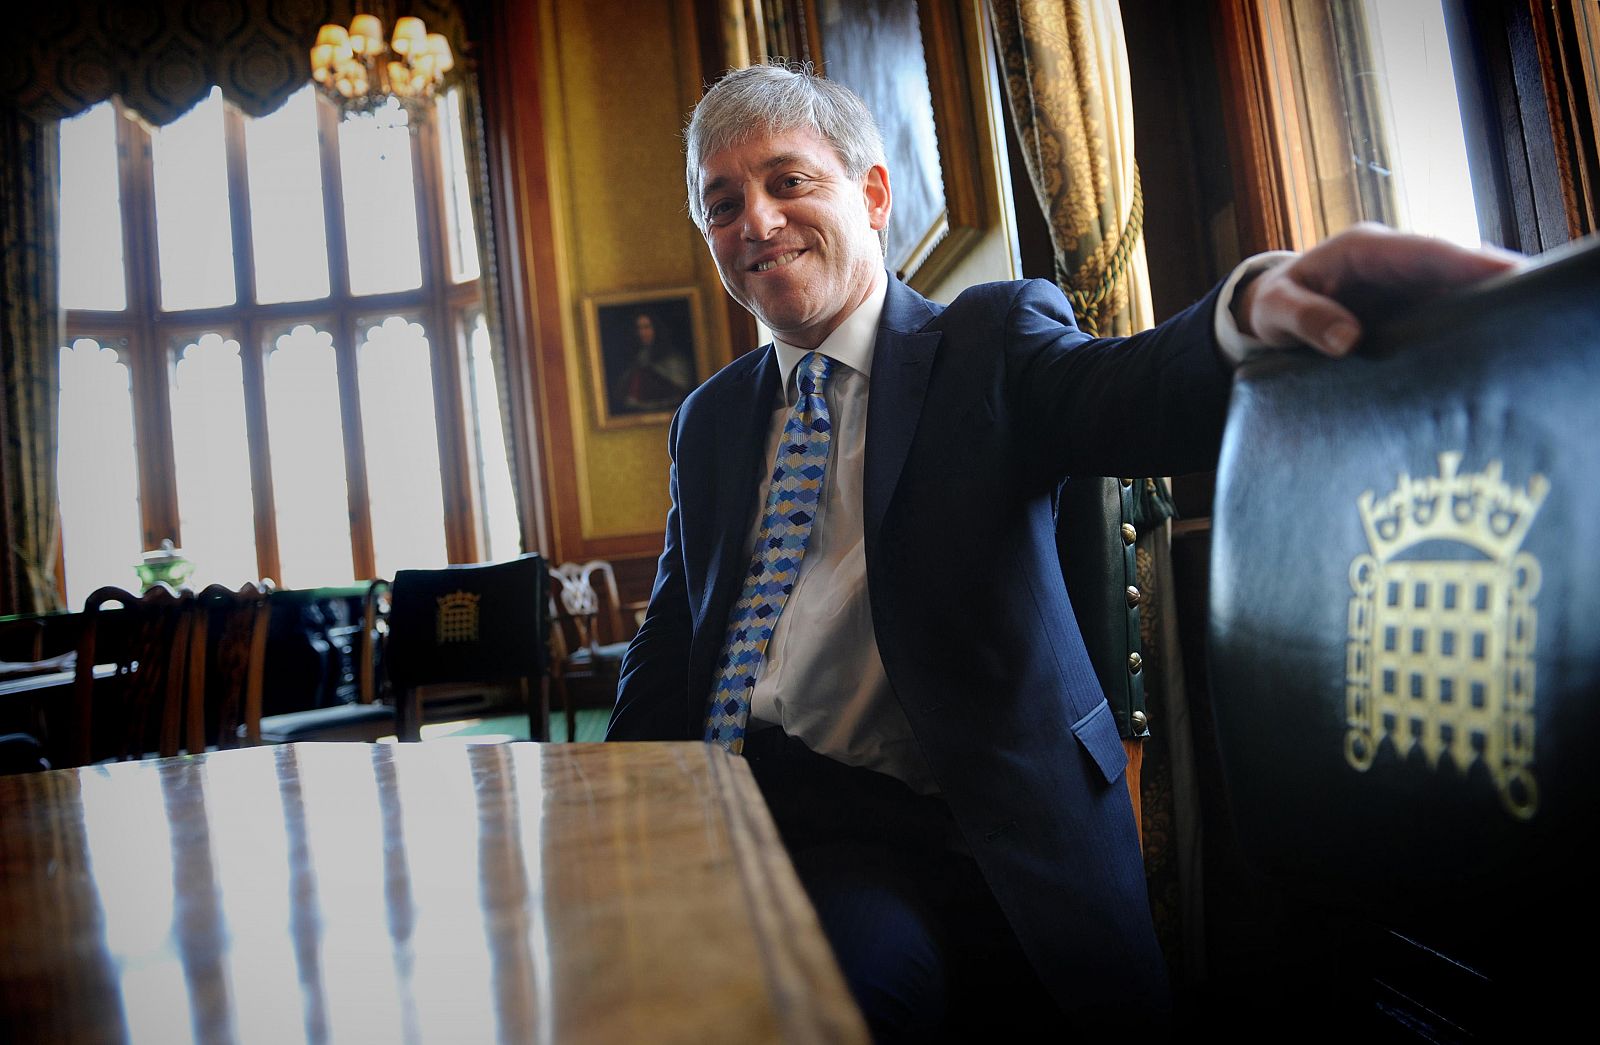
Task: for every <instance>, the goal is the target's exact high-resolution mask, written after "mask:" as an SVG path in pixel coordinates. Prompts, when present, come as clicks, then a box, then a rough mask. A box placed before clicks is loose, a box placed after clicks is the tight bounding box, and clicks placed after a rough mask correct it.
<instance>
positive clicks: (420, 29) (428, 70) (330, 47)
mask: <svg viewBox="0 0 1600 1045" xmlns="http://www.w3.org/2000/svg"><path fill="white" fill-rule="evenodd" d="M391 52H392V53H391ZM455 64H456V62H455V56H454V55H452V54H451V53H450V42H449V41H448V40H446V39H445V38H444V34H442V33H430V32H428V28H427V26H426V25H424V24H423V22H422V19H420V18H412V17H406V18H398V19H396V20H395V23H394V36H393V37H392V38H391V39H390V41H389V43H387V44H385V43H384V42H383V22H382V21H380V20H379V19H378V16H377V15H369V14H358V15H356V16H355V18H353V19H351V21H350V28H348V29H346V28H345V27H344V26H341V25H325V26H323V27H322V28H321V29H319V30H318V31H317V42H316V45H315V46H314V47H312V48H311V78H312V79H313V80H315V81H316V82H317V85H318V86H319V87H320V88H321V89H322V91H323V93H324V94H326V95H328V97H330V98H332V99H333V101H334V103H335V104H337V105H338V106H339V111H340V112H341V113H342V114H344V116H345V117H346V118H349V117H352V116H373V115H376V114H378V113H380V112H381V111H383V110H386V109H394V108H399V109H401V110H403V111H404V112H405V114H406V117H407V119H406V122H407V123H408V124H409V125H410V126H411V128H412V129H413V130H415V129H416V127H417V124H418V123H419V122H420V120H421V119H422V118H423V117H424V116H425V115H426V114H427V111H428V104H429V102H431V101H432V100H433V95H434V92H435V90H437V88H438V87H439V85H440V84H441V83H443V82H444V74H445V73H447V72H449V71H450V70H451V69H453V68H454V67H455Z"/></svg>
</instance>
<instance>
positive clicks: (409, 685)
mask: <svg viewBox="0 0 1600 1045" xmlns="http://www.w3.org/2000/svg"><path fill="white" fill-rule="evenodd" d="M546 583H547V580H546V570H545V560H544V559H543V558H542V557H541V556H539V555H537V554H528V555H522V556H519V557H518V558H515V559H509V560H507V561H505V562H493V563H477V564H472V565H461V566H447V567H444V568H443V569H437V570H400V571H398V572H397V573H396V574H395V577H394V584H393V588H392V591H391V597H390V610H389V633H388V637H387V639H386V640H385V644H384V653H383V660H384V664H385V668H386V674H387V676H388V682H389V686H390V689H391V691H392V694H393V699H394V705H395V713H396V723H395V724H396V726H397V730H396V733H397V735H398V736H399V738H400V739H401V740H407V741H414V740H419V739H421V730H422V725H423V723H424V722H438V721H454V720H458V719H462V718H467V717H473V716H477V715H481V714H485V713H487V712H489V711H492V710H497V709H500V708H503V707H506V706H508V705H511V706H516V707H518V708H522V709H526V711H527V713H528V722H529V731H530V734H531V735H532V737H533V738H534V739H535V740H547V739H549V736H550V702H549V693H548V690H547V688H546V687H545V685H544V679H545V664H546V631H547V606H546V601H545V600H546V594H545V591H546Z"/></svg>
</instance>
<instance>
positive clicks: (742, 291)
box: [700, 128, 889, 348]
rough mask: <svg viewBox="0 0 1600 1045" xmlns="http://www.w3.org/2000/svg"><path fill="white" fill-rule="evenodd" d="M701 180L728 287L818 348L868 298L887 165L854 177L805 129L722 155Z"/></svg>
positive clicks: (785, 335) (795, 338)
mask: <svg viewBox="0 0 1600 1045" xmlns="http://www.w3.org/2000/svg"><path fill="white" fill-rule="evenodd" d="M700 184H701V194H700V199H701V203H702V205H703V210H704V213H705V219H704V224H703V231H704V233H705V237H706V243H707V244H708V245H709V246H710V247H711V255H712V257H713V258H715V259H716V262H717V271H718V272H719V273H721V275H722V285H723V286H725V287H727V288H728V293H730V294H732V295H733V297H734V300H736V301H738V302H739V304H741V305H743V306H744V307H745V308H747V309H749V310H750V311H751V312H752V313H754V314H755V316H756V318H757V319H759V320H761V322H762V323H764V324H766V326H767V327H768V328H770V329H771V330H772V332H773V333H774V334H776V335H777V336H778V337H780V338H782V339H783V340H784V341H786V342H788V343H789V344H791V345H794V346H795V347H797V348H815V347H817V345H819V344H821V343H822V340H823V339H824V338H826V337H827V336H828V334H830V333H831V332H832V331H833V329H834V328H835V327H837V326H838V325H839V324H840V323H841V322H842V321H843V320H844V319H845V317H847V316H848V315H849V314H850V313H851V312H853V311H855V308H856V306H857V305H860V304H861V302H862V301H864V300H866V298H867V295H868V294H869V293H870V292H871V290H872V288H873V285H874V283H875V282H876V279H877V272H878V270H879V269H881V268H882V267H883V253H882V251H881V249H880V248H879V246H878V236H877V230H878V229H881V228H883V227H884V226H886V225H887V224H888V222H889V174H888V171H887V170H885V169H884V168H883V167H881V166H876V167H873V168H871V169H870V170H868V171H867V173H866V175H865V177H863V178H851V177H850V176H849V175H848V174H847V173H846V172H845V169H844V164H843V162H842V161H841V160H840V159H839V154H838V153H837V152H836V151H835V150H834V148H833V146H832V145H831V144H829V143H828V142H827V140H825V139H824V138H822V137H821V136H820V135H818V134H817V133H816V132H815V131H812V130H809V129H805V128H799V129H795V130H791V131H784V132H782V133H779V134H773V135H768V136H762V137H756V138H752V139H750V140H749V141H746V142H744V143H742V144H738V145H734V146H731V147H729V148H727V149H723V150H722V151H720V152H717V153H713V154H712V155H711V156H708V157H707V158H706V160H705V163H704V164H703V165H702V166H701V170H700Z"/></svg>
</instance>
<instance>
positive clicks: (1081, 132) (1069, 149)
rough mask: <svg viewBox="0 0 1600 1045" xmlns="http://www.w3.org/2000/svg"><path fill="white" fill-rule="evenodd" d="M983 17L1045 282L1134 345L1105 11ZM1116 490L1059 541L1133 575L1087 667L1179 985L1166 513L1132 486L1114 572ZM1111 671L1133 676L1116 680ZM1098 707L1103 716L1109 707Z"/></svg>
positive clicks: (1142, 320)
mask: <svg viewBox="0 0 1600 1045" xmlns="http://www.w3.org/2000/svg"><path fill="white" fill-rule="evenodd" d="M989 8H990V14H991V17H992V21H993V25H994V30H995V36H996V40H997V42H998V46H999V50H1000V57H1001V65H1002V69H1003V72H1004V76H1005V88H1006V94H1007V97H1008V100H1009V103H1010V109H1011V114H1012V118H1013V119H1014V121H1015V123H1016V127H1017V131H1018V136H1019V138H1020V140H1021V143H1022V152H1023V156H1024V158H1025V160H1026V163H1027V168H1028V177H1029V179H1030V181H1031V182H1032V184H1033V187H1034V191H1035V192H1036V193H1037V195H1038V199H1039V204H1040V206H1041V208H1042V209H1043V211H1044V214H1045V217H1046V218H1047V220H1048V223H1049V226H1050V239H1051V245H1052V247H1053V248H1054V256H1055V268H1056V282H1057V283H1058V284H1060V286H1061V288H1062V290H1063V291H1064V292H1065V293H1066V295H1067V297H1068V299H1069V300H1070V301H1071V302H1072V307H1073V311H1074V312H1075V313H1076V316H1077V319H1078V323H1079V325H1080V326H1081V327H1082V328H1083V329H1084V330H1085V331H1086V332H1088V333H1090V334H1095V335H1099V336H1110V335H1122V334H1131V333H1133V332H1135V331H1138V330H1144V329H1147V328H1148V327H1150V326H1151V325H1152V323H1153V316H1152V314H1151V313H1152V309H1151V305H1150V292H1149V272H1148V269H1147V267H1146V264H1145V252H1144V242H1143V219H1144V201H1143V197H1142V195H1141V190H1140V185H1139V171H1138V166H1137V164H1136V163H1135V160H1134V140H1133V103H1132V95H1131V92H1130V89H1129V73H1128V58H1127V48H1126V44H1125V42H1124V38H1123V33H1122V16H1121V11H1120V9H1119V7H1118V4H1117V2H1116V0H990V3H989ZM1119 485H1120V484H1119V483H1118V481H1117V480H1115V479H1100V478H1077V477H1074V478H1072V479H1069V480H1068V481H1067V483H1066V485H1065V486H1064V487H1063V489H1062V492H1061V500H1060V521H1059V524H1058V525H1060V526H1061V527H1062V528H1063V529H1064V533H1063V535H1062V538H1061V543H1062V545H1063V547H1064V548H1066V547H1070V550H1071V551H1070V553H1071V554H1073V555H1087V556H1095V555H1103V556H1104V557H1105V559H1106V560H1107V569H1106V570H1105V571H1103V572H1104V573H1105V575H1107V576H1110V575H1113V574H1115V573H1116V571H1115V569H1113V568H1111V567H1114V566H1115V565H1116V561H1117V560H1118V559H1121V560H1122V561H1124V562H1128V563H1129V566H1130V567H1131V569H1130V571H1129V572H1128V573H1127V574H1126V575H1124V576H1123V577H1122V580H1123V581H1124V583H1125V585H1126V586H1127V587H1128V588H1129V589H1137V591H1138V596H1137V598H1138V603H1137V609H1138V621H1137V626H1136V628H1130V629H1127V630H1128V631H1129V632H1131V633H1132V634H1129V636H1128V639H1127V642H1126V644H1124V645H1121V646H1118V647H1116V648H1114V649H1101V650H1098V651H1097V650H1091V651H1090V653H1091V656H1098V658H1099V660H1100V663H1104V664H1107V665H1109V666H1110V668H1114V670H1111V669H1110V668H1108V670H1105V671H1101V672H1100V674H1101V677H1102V679H1104V678H1106V677H1113V676H1116V675H1119V674H1121V675H1123V676H1125V677H1128V678H1129V682H1128V685H1127V687H1126V688H1127V694H1126V696H1125V699H1126V700H1128V702H1129V706H1130V707H1131V708H1133V709H1134V711H1135V712H1142V713H1143V714H1142V715H1141V714H1138V713H1131V714H1130V715H1129V719H1130V721H1131V728H1125V729H1124V737H1125V743H1126V744H1127V746H1128V748H1129V756H1130V762H1129V775H1128V788H1129V792H1130V795H1131V797H1132V798H1133V801H1134V811H1135V814H1136V816H1138V817H1139V827H1140V837H1141V840H1142V842H1143V844H1144V852H1145V867H1146V872H1147V875H1148V878H1149V884H1150V896H1151V902H1152V907H1153V909H1154V911H1155V915H1156V924H1157V931H1158V933H1159V934H1160V936H1161V940H1162V944H1163V947H1164V948H1165V949H1166V953H1167V955H1168V958H1169V960H1171V961H1172V962H1173V963H1174V965H1175V966H1180V965H1184V964H1187V965H1188V966H1189V968H1191V969H1193V968H1195V966H1194V965H1193V963H1194V962H1197V961H1198V960H1199V958H1200V953H1199V948H1197V947H1193V946H1191V945H1190V944H1191V942H1192V941H1193V940H1195V939H1197V937H1196V936H1195V935H1194V934H1195V932H1196V931H1197V927H1198V924H1199V923H1198V911H1199V907H1198V900H1199V895H1200V894H1199V859H1198V857H1199V820H1198V816H1197V813H1196V810H1197V808H1198V807H1197V805H1196V804H1195V802H1194V796H1195V795H1196V793H1197V791H1196V784H1195V781H1194V778H1193V775H1192V774H1193V770H1192V765H1193V762H1192V757H1191V755H1190V751H1191V750H1192V749H1191V747H1190V737H1189V731H1188V728H1187V724H1186V723H1187V717H1188V711H1187V705H1186V702H1185V696H1184V691H1183V672H1182V662H1181V659H1180V654H1181V651H1180V649H1179V648H1178V642H1177V627H1176V618H1175V615H1174V610H1173V605H1172V598H1171V595H1172V591H1171V589H1172V563H1171V556H1170V545H1171V521H1170V520H1171V518H1172V515H1173V510H1172V507H1171V501H1170V498H1169V496H1168V494H1167V487H1166V483H1165V481H1164V480H1163V479H1155V478H1143V479H1135V480H1134V481H1133V487H1132V491H1131V492H1132V493H1133V496H1132V497H1131V498H1125V499H1124V503H1125V504H1127V505H1128V508H1127V511H1126V514H1125V515H1124V516H1123V518H1122V519H1121V522H1122V523H1123V524H1127V525H1130V526H1132V527H1133V528H1134V529H1133V531H1131V532H1136V533H1137V538H1136V545H1135V547H1134V549H1133V550H1134V552H1135V554H1134V555H1133V556H1126V555H1125V549H1124V547H1123V542H1122V540H1121V539H1120V535H1119V534H1117V533H1114V532H1113V533H1106V532H1096V531H1097V530H1098V531H1104V530H1107V529H1120V527H1107V525H1106V514H1105V506H1106V505H1107V504H1114V503H1115V499H1116V494H1115V492H1114V488H1115V487H1117V486H1119ZM1063 554H1066V552H1064V553H1063ZM1077 601H1078V596H1077V593H1074V603H1075V605H1076V604H1077ZM1091 630H1092V629H1089V628H1086V629H1085V634H1086V635H1087V634H1088V633H1089V632H1090V631H1091ZM1112 633H1113V635H1114V636H1115V635H1117V634H1118V633H1119V629H1113V630H1112ZM1133 657H1137V658H1138V660H1137V661H1134V660H1131V659H1130V658H1133ZM1125 661H1126V662H1127V663H1138V664H1139V665H1140V669H1139V670H1138V671H1137V672H1136V673H1133V675H1132V676H1129V675H1128V673H1127V672H1126V671H1125V670H1124V669H1123V667H1122V665H1123V664H1124V662H1125ZM1099 666H1100V664H1097V668H1098V667H1099ZM1108 696H1110V697H1111V699H1112V701H1113V705H1114V706H1115V704H1116V701H1117V698H1118V694H1116V693H1109V694H1108ZM1141 705H1142V706H1141ZM1141 719H1142V721H1141Z"/></svg>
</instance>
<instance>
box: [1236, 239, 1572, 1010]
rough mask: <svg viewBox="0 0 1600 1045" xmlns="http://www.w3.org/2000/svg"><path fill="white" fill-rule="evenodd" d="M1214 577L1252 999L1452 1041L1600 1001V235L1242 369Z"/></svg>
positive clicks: (1262, 1006) (1265, 1006)
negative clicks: (1590, 996)
mask: <svg viewBox="0 0 1600 1045" xmlns="http://www.w3.org/2000/svg"><path fill="white" fill-rule="evenodd" d="M1211 585H1212V589H1211V621H1210V636H1209V656H1210V670H1211V695H1212V697H1211V699H1212V702H1213V705H1214V714H1215V720H1216V729H1217V740H1218V746H1219V749H1220V757H1221V760H1222V768H1223V771H1224V774H1225V777H1226V782H1227V790H1228V797H1229V802H1228V805H1229V808H1230V809H1231V813H1232V818H1233V823H1234V828H1235V830H1236V831H1237V841H1238V844H1239V847H1240V849H1241V851H1242V852H1243V853H1244V855H1245V856H1246V857H1247V858H1248V859H1249V860H1250V862H1251V864H1252V866H1253V867H1254V868H1256V869H1257V870H1258V871H1259V872H1260V873H1261V874H1262V875H1263V876H1264V880H1266V881H1268V882H1270V883H1272V884H1273V886H1274V887H1276V888H1277V889H1280V890H1281V891H1282V892H1281V895H1282V897H1283V899H1284V903H1285V907H1284V911H1285V919H1286V926H1285V931H1284V932H1283V934H1282V936H1283V939H1284V940H1285V941H1288V942H1287V943H1286V944H1285V950H1284V952H1283V953H1282V954H1281V955H1278V956H1277V960H1276V961H1275V962H1274V967H1273V968H1272V969H1268V970H1263V976H1262V979H1261V982H1260V987H1259V992H1258V993H1257V994H1256V996H1255V997H1254V998H1253V999H1252V1000H1253V1001H1254V1002H1255V1003H1257V1004H1256V1005H1254V1006H1252V1008H1251V1010H1250V1012H1249V1013H1247V1014H1246V1013H1241V1014H1240V1015H1241V1016H1243V1017H1244V1018H1246V1019H1252V1020H1254V1019H1274V1020H1277V1019H1283V1020H1287V1021H1289V1022H1288V1023H1287V1024H1285V1025H1282V1026H1280V1027H1279V1034H1280V1036H1286V1037H1292V1036H1296V1034H1297V1033H1298V1032H1297V1031H1296V1030H1295V1026H1296V1023H1295V1021H1301V1022H1300V1029H1310V1028H1313V1027H1314V1028H1315V1029H1316V1031H1317V1033H1318V1034H1319V1036H1320V1035H1322V1034H1335V1035H1336V1036H1338V1037H1340V1038H1342V1039H1343V1040H1354V1039H1355V1038H1356V1037H1357V1036H1360V1037H1363V1038H1371V1037H1377V1038H1380V1039H1383V1038H1395V1037H1400V1038H1415V1039H1416V1040H1428V1041H1457V1040H1536V1038H1537V1036H1539V1035H1540V1034H1541V1033H1547V1032H1549V1031H1550V1030H1551V1029H1553V1028H1559V1027H1561V1026H1562V1025H1564V1024H1565V1023H1566V1020H1567V1019H1568V1018H1569V1017H1570V1016H1571V1015H1572V1014H1573V1013H1577V1012H1584V1011H1587V997H1586V995H1585V993H1584V991H1583V988H1586V987H1588V986H1589V982H1588V981H1589V980H1590V979H1591V977H1590V975H1589V972H1590V970H1592V968H1593V958H1592V954H1593V948H1594V947H1595V946H1596V942H1597V941H1596V936H1595V930H1596V928H1597V925H1596V923H1597V917H1596V914H1595V910H1596V907H1595V904H1594V903H1593V900H1592V898H1591V897H1590V895H1589V891H1588V886H1589V883H1590V882H1591V880H1592V873H1591V865H1590V863H1589V858H1588V857H1587V856H1586V855H1584V853H1585V852H1586V849H1587V845H1586V843H1587V840H1588V839H1589V837H1590V836H1591V835H1592V834H1593V831H1594V825H1595V823H1596V819H1595V813H1596V811H1597V809H1596V807H1597V805H1600V778H1597V774H1596V764H1597V762H1596V759H1597V754H1600V244H1597V243H1589V244H1580V245H1576V246H1574V247H1573V248H1571V249H1570V250H1564V251H1562V252H1561V254H1560V256H1558V257H1551V258H1549V259H1548V260H1546V261H1545V262H1544V263H1542V264H1538V265H1535V266H1534V267H1531V268H1530V269H1528V270H1526V271H1524V272H1521V273H1519V274H1516V275H1514V276H1512V277H1509V278H1506V279H1502V280H1499V281H1496V283H1494V284H1493V285H1490V286H1486V287H1483V288H1480V289H1477V290H1475V291H1469V292H1466V293H1464V294H1459V295H1455V296H1452V297H1450V298H1448V299H1446V300H1442V301H1439V302H1436V303H1433V304H1431V305H1429V306H1425V307H1424V308H1421V309H1419V310H1417V311H1416V312H1414V313H1412V314H1411V315H1409V316H1406V317H1403V318H1401V319H1399V320H1397V321H1395V322H1393V323H1391V324H1389V325H1388V326H1386V327H1382V328H1380V329H1379V330H1378V331H1377V332H1376V334H1375V336H1374V337H1373V338H1372V339H1371V343H1370V344H1369V346H1368V348H1367V350H1366V351H1365V352H1364V353H1363V355H1362V356H1361V357H1359V358H1353V359H1349V360H1345V361H1340V362H1334V361H1330V360H1326V359H1323V358H1321V357H1317V356H1314V355H1311V354H1309V353H1307V354H1299V353H1280V354H1273V355H1270V356H1266V357H1263V358H1261V359H1259V360H1257V361H1254V362H1252V363H1250V364H1248V365H1247V366H1245V367H1244V368H1243V369H1242V370H1241V372H1240V375H1239V379H1238V382H1237V384H1236V387H1235V390H1234V395H1233V401H1232V405H1231V408H1230V415H1229V420H1228V430H1227V436H1226V439H1225V442H1224V447H1223V454H1222V461H1221V467H1220V470H1219V473H1218V479H1217V493H1216V506H1215V515H1214V537H1213V558H1212V578H1211ZM1274 1002H1276V1003H1277V1005H1276V1007H1275V1008H1274V1006H1273V1003H1274Z"/></svg>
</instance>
